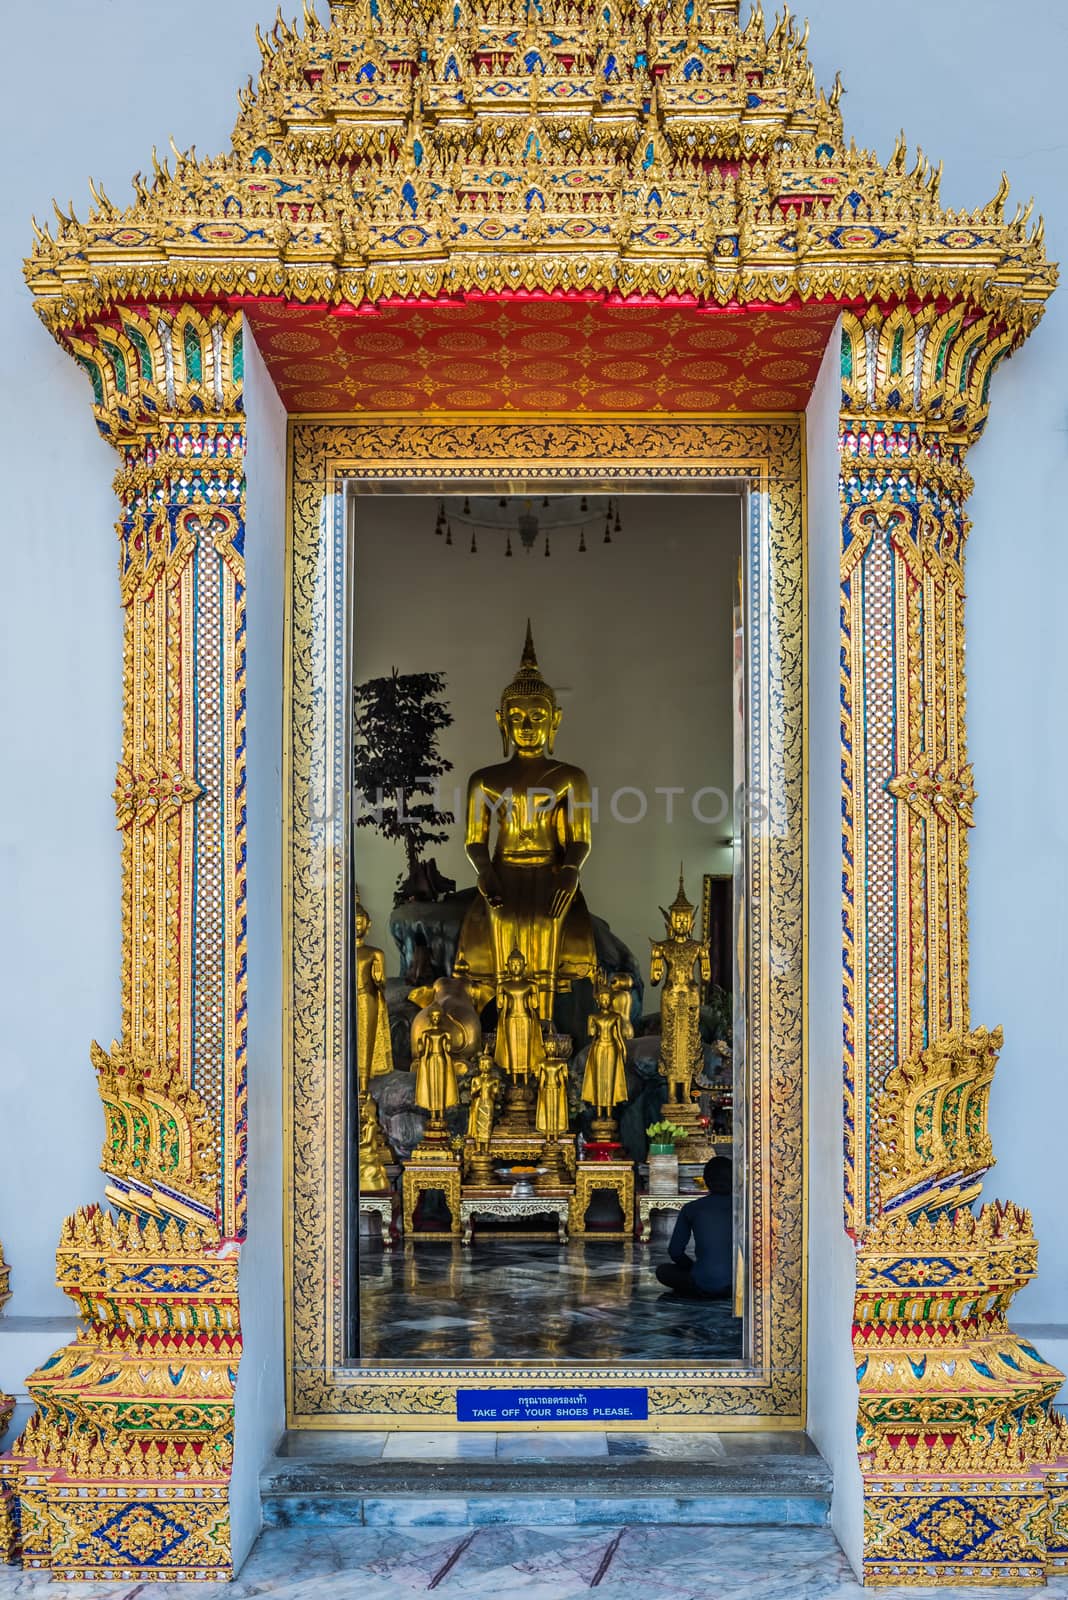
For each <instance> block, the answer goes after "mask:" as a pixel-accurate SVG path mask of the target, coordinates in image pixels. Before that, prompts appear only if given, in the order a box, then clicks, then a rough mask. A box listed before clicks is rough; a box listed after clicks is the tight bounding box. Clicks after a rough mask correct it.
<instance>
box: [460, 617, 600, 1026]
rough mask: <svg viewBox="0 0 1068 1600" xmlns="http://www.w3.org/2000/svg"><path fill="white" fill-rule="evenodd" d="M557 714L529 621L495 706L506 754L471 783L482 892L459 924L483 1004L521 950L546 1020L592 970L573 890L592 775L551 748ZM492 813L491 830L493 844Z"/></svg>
mask: <svg viewBox="0 0 1068 1600" xmlns="http://www.w3.org/2000/svg"><path fill="white" fill-rule="evenodd" d="M560 717H561V712H560V708H559V706H558V705H557V703H556V695H555V693H554V691H553V689H552V688H551V686H550V685H549V684H548V683H546V681H545V679H544V678H543V677H542V674H541V670H540V668H539V666H538V659H537V656H536V655H535V653H534V641H533V638H532V637H531V632H530V624H529V622H528V624H527V637H526V644H525V645H524V648H523V657H522V660H521V661H520V664H519V670H518V672H517V673H516V675H515V677H514V678H513V680H512V682H511V683H510V684H509V685H508V687H507V688H506V689H505V691H504V693H503V694H502V696H501V704H500V710H499V711H498V712H497V726H498V727H499V728H500V732H501V741H502V743H503V745H504V754H505V760H504V761H502V762H499V763H497V764H496V765H494V766H490V767H482V768H481V769H480V770H479V771H478V772H476V773H474V774H473V776H472V777H471V780H470V782H469V784H468V788H467V841H466V842H467V856H468V860H469V861H470V862H471V865H472V866H473V867H474V868H475V871H476V872H477V873H478V889H479V892H478V894H477V895H476V896H475V898H474V900H473V901H472V903H471V906H470V908H469V910H468V912H467V916H466V917H465V919H464V925H463V928H462V929H461V932H460V955H461V957H462V959H463V960H464V961H465V962H466V963H467V965H468V968H469V969H470V978H469V982H470V985H471V989H472V992H473V993H474V994H475V995H476V997H477V1000H478V1002H479V1003H480V1004H481V1005H485V1004H486V1002H487V1001H488V1000H489V999H490V998H491V997H492V996H493V995H494V994H495V993H496V992H497V990H498V988H499V986H500V983H501V980H502V978H503V976H504V973H505V969H506V964H507V961H508V957H509V955H510V954H511V952H512V951H513V950H518V951H519V953H520V954H521V955H522V957H523V959H524V962H525V964H526V970H527V973H528V974H529V976H530V978H531V980H532V981H533V982H534V984H535V985H536V987H537V995H538V1012H539V1015H540V1016H541V1019H542V1021H543V1022H550V1021H551V1020H552V1013H553V1000H554V997H555V995H556V993H557V992H558V991H562V992H565V993H566V992H567V990H568V989H570V987H571V984H572V982H573V980H574V979H575V978H589V977H592V976H593V974H594V972H595V970H596V964H597V963H596V956H595V953H594V943H593V927H592V924H591V922H590V915H589V912H588V911H587V909H586V902H585V901H584V900H583V898H582V893H581V891H580V889H579V872H580V870H581V868H582V865H583V863H584V862H585V860H586V857H587V856H588V855H589V853H590V817H591V810H592V796H591V793H590V783H589V779H588V778H587V776H586V774H585V773H584V772H583V771H582V769H581V768H580V767H572V766H568V765H567V763H566V762H563V761H557V760H556V759H555V758H554V756H553V746H554V744H555V741H556V732H557V729H558V728H559V726H560ZM494 818H495V819H496V824H497V837H496V842H495V844H494V845H493V848H492V851H491V848H490V836H491V828H492V824H493V820H494Z"/></svg>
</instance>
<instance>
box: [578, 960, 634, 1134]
mask: <svg viewBox="0 0 1068 1600" xmlns="http://www.w3.org/2000/svg"><path fill="white" fill-rule="evenodd" d="M594 997H595V999H596V1001H597V1010H596V1011H595V1012H594V1013H593V1015H592V1016H591V1017H590V1021H589V1030H590V1038H591V1039H592V1040H593V1043H592V1044H591V1045H590V1053H589V1055H588V1056H587V1057H586V1071H585V1073H584V1075H583V1079H582V1098H583V1100H585V1101H586V1103H587V1105H591V1106H593V1108H594V1110H595V1111H596V1113H597V1119H596V1120H595V1122H594V1125H593V1131H594V1136H595V1138H597V1139H610V1138H611V1137H612V1136H613V1135H614V1132H615V1122H614V1120H613V1118H612V1112H613V1110H614V1109H615V1107H616V1106H617V1105H619V1104H620V1103H621V1102H622V1101H624V1100H625V1099H626V1098H627V1041H626V1037H625V1035H624V1032H623V1022H622V1019H621V1017H620V1015H619V1012H618V1011H616V1009H615V1008H614V1006H613V1005H612V991H611V990H610V989H609V987H608V985H607V984H606V983H598V985H597V988H596V991H595V995H594Z"/></svg>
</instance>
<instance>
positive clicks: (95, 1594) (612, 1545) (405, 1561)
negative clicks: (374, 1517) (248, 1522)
mask: <svg viewBox="0 0 1068 1600" xmlns="http://www.w3.org/2000/svg"><path fill="white" fill-rule="evenodd" d="M430 1590H439V1591H440V1592H441V1593H442V1594H444V1595H451V1596H454V1597H456V1600H464V1597H467V1596H470V1597H471V1600H474V1597H475V1596H492V1597H494V1600H512V1597H515V1600H577V1597H578V1596H580V1595H585V1594H587V1593H589V1592H590V1591H591V1590H596V1591H597V1592H598V1594H599V1595H600V1596H602V1597H603V1600H864V1596H865V1595H866V1594H868V1593H870V1591H868V1590H864V1589H862V1588H861V1587H860V1586H859V1585H858V1584H857V1582H856V1580H855V1579H854V1577H853V1575H852V1573H851V1572H850V1569H849V1566H848V1563H847V1562H846V1559H845V1557H844V1556H843V1555H842V1553H841V1551H840V1550H839V1548H838V1546H837V1544H836V1543H835V1540H834V1535H833V1534H832V1533H831V1532H830V1531H829V1530H828V1529H826V1528H781V1529H780V1528H770V1529H769V1528H764V1529H748V1528H677V1527H661V1528H657V1527H615V1528H522V1527H492V1528H476V1529H455V1528H452V1529H450V1528H425V1527H424V1528H331V1529H329V1530H322V1529H316V1530H315V1531H313V1532H309V1531H307V1530H304V1529H273V1530H269V1531H268V1532H266V1533H264V1534H263V1535H262V1536H261V1538H260V1541H259V1543H258V1545H257V1546H256V1549H255V1550H254V1551H253V1553H252V1555H251V1556H250V1558H249V1560H248V1561H247V1562H246V1564H245V1567H244V1570H243V1571H242V1572H241V1574H240V1577H239V1578H238V1579H237V1581H236V1582H235V1583H232V1584H182V1585H179V1584H171V1583H154V1584H148V1585H143V1584H136V1583H121V1584H100V1583H89V1584H61V1583H51V1582H49V1581H48V1579H47V1578H44V1577H41V1576H35V1575H30V1574H28V1573H27V1574H23V1573H19V1572H17V1571H14V1570H12V1569H7V1570H4V1569H0V1600H14V1597H16V1596H18V1597H20V1600H25V1597H31V1600H58V1597H60V1596H70V1600H135V1597H138V1596H144V1600H252V1597H253V1596H255V1595H262V1594H270V1595H274V1596H276V1597H278V1600H401V1597H402V1596H404V1595H412V1594H426V1593H427V1592H429V1591H430ZM1009 1592H1011V1593H1012V1594H1014V1595H1020V1596H1021V1597H1024V1600H1027V1597H1034V1600H1038V1597H1040V1596H1045V1597H1046V1600H1068V1582H1065V1581H1064V1580H1061V1581H1060V1582H1053V1583H1051V1584H1050V1586H1049V1587H1048V1588H1046V1589H1014V1590H1012V1591H1009ZM879 1594H880V1596H881V1597H882V1600H924V1597H929V1600H953V1597H954V1596H956V1597H957V1600H984V1597H989V1595H990V1590H989V1589H881V1590H880V1591H879Z"/></svg>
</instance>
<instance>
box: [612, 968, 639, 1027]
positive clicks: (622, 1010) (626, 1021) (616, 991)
mask: <svg viewBox="0 0 1068 1600" xmlns="http://www.w3.org/2000/svg"><path fill="white" fill-rule="evenodd" d="M608 989H609V993H610V994H611V996H612V1010H613V1011H616V1012H618V1013H619V1020H620V1022H622V1024H623V1037H624V1039H633V1038H634V1024H633V1022H632V1021H631V1020H630V1018H631V1008H632V1004H633V1000H634V979H633V978H632V977H631V975H630V973H629V972H617V973H616V974H615V976H614V977H613V978H612V980H611V982H610V983H609V985H608Z"/></svg>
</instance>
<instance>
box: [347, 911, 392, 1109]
mask: <svg viewBox="0 0 1068 1600" xmlns="http://www.w3.org/2000/svg"><path fill="white" fill-rule="evenodd" d="M353 923H354V926H355V929H356V1069H357V1074H358V1077H359V1084H360V1093H361V1095H365V1094H366V1093H367V1088H368V1085H369V1084H370V1082H371V1079H372V1078H378V1077H381V1076H382V1074H383V1073H384V1072H392V1071H393V1047H392V1045H391V1043H390V1037H389V1012H388V1011H387V1009H386V958H385V956H384V955H383V954H382V951H381V950H379V949H378V948H377V946H375V945H373V944H368V943H367V930H368V928H370V926H371V919H370V917H369V916H368V915H367V912H366V911H365V910H364V908H363V906H362V905H361V904H360V902H359V900H357V902H356V911H355V914H354V916H353Z"/></svg>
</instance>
